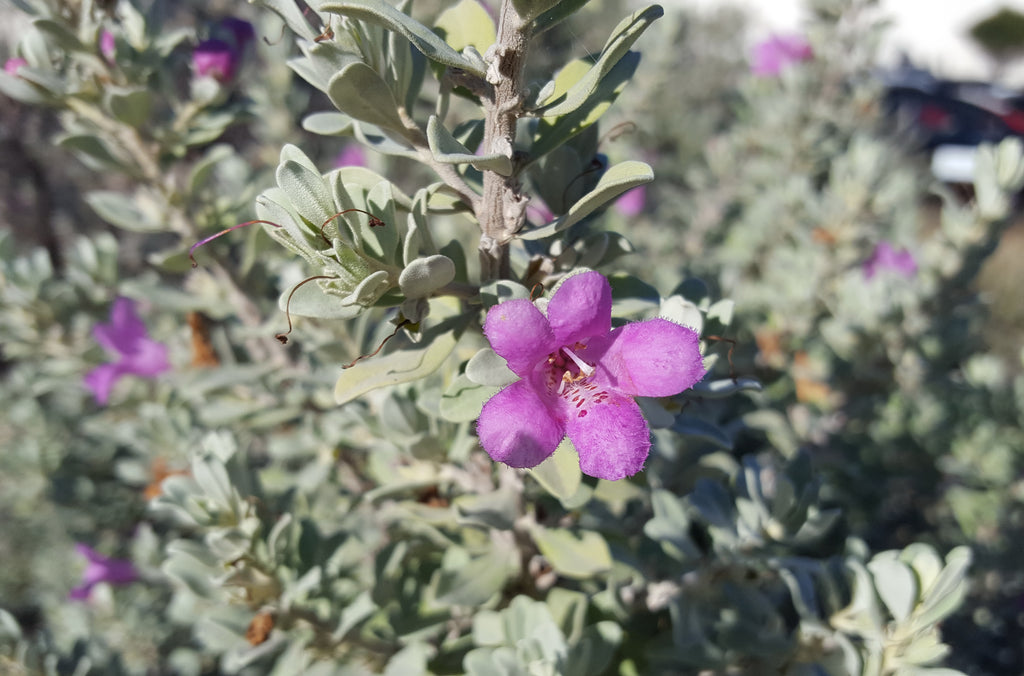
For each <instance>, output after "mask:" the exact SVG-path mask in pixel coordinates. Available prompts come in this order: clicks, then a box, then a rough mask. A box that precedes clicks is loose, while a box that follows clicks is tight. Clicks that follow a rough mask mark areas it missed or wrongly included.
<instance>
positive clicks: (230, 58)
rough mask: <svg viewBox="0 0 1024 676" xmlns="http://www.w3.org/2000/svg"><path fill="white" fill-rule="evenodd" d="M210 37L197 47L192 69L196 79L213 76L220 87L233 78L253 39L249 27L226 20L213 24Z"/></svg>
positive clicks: (239, 21)
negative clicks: (196, 76)
mask: <svg viewBox="0 0 1024 676" xmlns="http://www.w3.org/2000/svg"><path fill="white" fill-rule="evenodd" d="M211 36H212V37H211V38H210V39H209V40H203V41H202V42H200V43H199V44H198V45H196V48H195V50H193V52H192V68H193V69H194V70H195V72H196V75H198V76H199V77H212V78H213V79H215V80H217V82H220V83H221V84H225V83H227V82H230V81H231V80H233V79H234V78H235V74H236V73H237V72H238V67H239V65H240V64H241V62H242V56H243V55H244V54H245V50H246V48H247V47H248V46H249V44H250V43H252V42H253V41H254V40H255V39H256V31H255V29H253V27H252V24H250V23H249V22H248V21H243V20H242V19H235V18H233V17H228V18H226V19H221V20H220V21H218V22H217V24H216V25H214V27H213V30H212V31H211Z"/></svg>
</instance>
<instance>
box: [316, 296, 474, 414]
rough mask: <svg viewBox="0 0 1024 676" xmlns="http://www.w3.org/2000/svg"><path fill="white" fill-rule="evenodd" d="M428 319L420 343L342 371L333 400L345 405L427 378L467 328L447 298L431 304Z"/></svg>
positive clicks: (433, 301) (462, 318) (453, 302)
mask: <svg viewBox="0 0 1024 676" xmlns="http://www.w3.org/2000/svg"><path fill="white" fill-rule="evenodd" d="M430 307H431V319H434V321H435V322H436V323H434V324H433V325H431V326H429V327H428V328H427V329H426V330H425V331H423V335H422V336H421V337H420V341H419V342H418V343H415V344H410V345H405V346H404V347H402V348H400V349H397V350H395V351H393V352H390V353H385V354H384V355H383V356H380V355H378V356H376V357H370V358H368V359H364V360H363V361H361V362H359V363H357V364H355V365H354V366H352V367H351V368H349V369H345V370H344V371H342V373H341V377H340V378H338V382H337V383H336V384H335V386H334V400H335V402H336V403H338V404H345V403H348V402H350V401H352V400H353V399H355V398H357V397H360V396H362V395H363V394H366V393H367V392H369V391H371V390H375V389H377V388H378V387H386V386H388V385H398V384H400V383H408V382H412V381H414V380H419V379H420V378H422V377H424V376H426V375H429V374H431V373H433V372H434V371H436V370H437V369H438V367H440V366H441V364H442V363H444V360H445V359H447V358H448V355H449V354H451V352H452V350H454V349H455V344H456V343H457V342H458V340H459V336H461V335H462V331H463V329H464V328H465V327H466V321H467V318H466V317H464V316H460V315H458V314H457V312H458V311H459V308H458V303H457V302H456V301H454V300H452V299H450V298H438V299H434V300H432V301H431V303H430Z"/></svg>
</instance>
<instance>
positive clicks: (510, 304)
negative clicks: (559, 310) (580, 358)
mask: <svg viewBox="0 0 1024 676" xmlns="http://www.w3.org/2000/svg"><path fill="white" fill-rule="evenodd" d="M484 335H486V336H487V340H488V341H489V342H490V343H491V347H492V348H493V349H494V351H495V352H497V353H498V355H500V356H501V357H503V358H504V359H505V361H507V362H508V367H509V368H510V369H512V372H513V373H515V374H516V375H517V376H519V377H520V378H526V377H527V376H529V374H530V373H531V372H532V371H533V368H534V367H535V366H536V365H537V364H539V363H540V362H542V361H543V360H544V359H546V358H547V356H548V355H549V354H551V353H552V352H554V351H555V348H556V347H557V345H556V344H555V339H554V335H553V334H552V332H551V326H550V325H549V324H548V320H547V318H546V317H544V315H543V314H542V313H541V311H540V310H538V309H537V308H536V307H535V306H534V305H533V303H531V302H530V301H528V300H526V299H525V298H516V299H513V300H507V301H505V302H504V303H500V304H498V305H495V306H494V307H492V308H491V309H490V310H488V311H487V319H486V320H485V321H484Z"/></svg>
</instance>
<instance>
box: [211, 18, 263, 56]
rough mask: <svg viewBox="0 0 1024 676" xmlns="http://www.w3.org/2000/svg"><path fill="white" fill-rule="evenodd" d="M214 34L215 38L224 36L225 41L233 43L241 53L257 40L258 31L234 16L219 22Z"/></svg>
mask: <svg viewBox="0 0 1024 676" xmlns="http://www.w3.org/2000/svg"><path fill="white" fill-rule="evenodd" d="M213 32H214V34H215V37H217V36H223V38H224V40H225V41H227V42H229V43H231V45H232V46H233V47H234V48H235V50H237V51H238V52H239V53H241V52H242V51H244V50H245V48H246V47H247V46H249V44H250V43H251V42H253V41H254V40H256V29H255V28H253V27H252V24H251V23H249V22H248V21H245V20H244V19H237V18H235V17H233V16H229V17H226V18H224V19H221V20H220V21H218V22H217V25H216V26H214V28H213Z"/></svg>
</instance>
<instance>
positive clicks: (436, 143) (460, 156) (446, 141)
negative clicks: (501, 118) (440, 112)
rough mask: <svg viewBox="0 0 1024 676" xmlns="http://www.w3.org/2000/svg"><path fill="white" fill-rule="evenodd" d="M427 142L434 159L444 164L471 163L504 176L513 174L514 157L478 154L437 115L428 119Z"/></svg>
mask: <svg viewBox="0 0 1024 676" xmlns="http://www.w3.org/2000/svg"><path fill="white" fill-rule="evenodd" d="M427 143H429V144H430V152H431V153H432V154H433V155H434V159H435V160H437V161H438V162H441V163H443V164H469V165H471V166H473V167H474V168H476V169H479V170H481V171H493V172H495V173H497V174H500V175H502V176H510V175H511V174H512V159H511V158H510V157H508V156H507V155H502V154H500V153H492V154H490V155H476V154H474V153H473V151H471V150H470V149H469V148H467V147H466V146H464V145H462V144H461V143H459V141H458V140H457V139H456V138H455V137H454V136H452V134H451V132H449V131H448V130H447V129H445V127H444V125H443V124H441V123H440V122H438V120H437V116H436V115H431V116H430V119H429V120H428V121H427Z"/></svg>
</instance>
